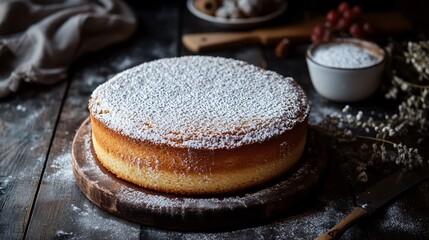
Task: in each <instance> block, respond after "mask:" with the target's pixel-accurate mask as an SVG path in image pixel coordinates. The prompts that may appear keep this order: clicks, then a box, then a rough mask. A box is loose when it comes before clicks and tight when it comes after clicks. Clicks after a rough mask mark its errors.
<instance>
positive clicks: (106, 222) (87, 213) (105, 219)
mask: <svg viewBox="0 0 429 240" xmlns="http://www.w3.org/2000/svg"><path fill="white" fill-rule="evenodd" d="M70 207H71V209H72V211H71V213H72V214H71V215H70V225H73V226H75V227H74V228H76V229H82V231H79V232H78V233H75V232H72V231H67V230H58V231H57V232H56V236H57V237H60V238H64V239H76V240H77V239H95V238H96V239H123V238H124V237H126V235H125V234H127V235H128V237H130V238H135V237H137V236H138V233H139V226H138V225H137V224H132V223H128V222H126V221H123V222H124V224H123V223H121V222H122V220H119V219H117V218H115V217H113V216H112V215H110V214H109V213H106V212H104V211H103V210H101V209H99V208H98V207H97V206H95V205H92V204H89V203H84V204H82V206H77V205H75V204H71V205H70ZM131 232H134V233H135V236H130V235H129V234H130V233H131ZM94 234H97V235H96V236H95V235H94Z"/></svg>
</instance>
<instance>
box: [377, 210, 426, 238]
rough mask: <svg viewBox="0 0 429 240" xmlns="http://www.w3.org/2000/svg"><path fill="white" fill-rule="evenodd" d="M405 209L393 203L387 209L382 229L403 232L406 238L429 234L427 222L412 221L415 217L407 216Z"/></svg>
mask: <svg viewBox="0 0 429 240" xmlns="http://www.w3.org/2000/svg"><path fill="white" fill-rule="evenodd" d="M406 209H407V208H405V207H402V206H401V204H400V203H394V204H392V205H390V206H389V207H388V208H387V211H386V215H385V219H386V220H385V221H383V225H382V227H385V228H388V229H396V230H397V231H398V232H403V233H404V234H406V235H407V236H413V235H417V236H418V234H423V233H425V232H426V233H429V229H428V226H427V221H425V220H424V219H422V220H421V221H412V220H413V219H415V217H411V216H408V215H407V214H410V213H407V212H406ZM417 236H416V237H417Z"/></svg>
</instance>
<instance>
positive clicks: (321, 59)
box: [306, 38, 385, 102]
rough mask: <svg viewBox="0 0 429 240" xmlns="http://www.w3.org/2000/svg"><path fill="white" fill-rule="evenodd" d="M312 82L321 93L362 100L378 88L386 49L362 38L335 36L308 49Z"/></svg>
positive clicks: (331, 96)
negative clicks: (333, 38)
mask: <svg viewBox="0 0 429 240" xmlns="http://www.w3.org/2000/svg"><path fill="white" fill-rule="evenodd" d="M306 60H307V65H308V70H309V73H310V78H311V82H312V83H313V86H314V88H315V89H316V91H317V92H319V93H320V95H322V96H324V97H325V98H327V99H330V100H333V101H339V102H352V101H359V100H363V99H365V98H367V97H369V96H371V95H372V94H373V93H374V92H375V91H376V90H377V89H378V87H379V85H380V82H381V74H382V72H383V69H384V65H385V52H384V51H383V49H382V48H380V47H379V46H378V45H377V44H375V43H372V42H368V41H364V40H360V39H352V38H345V39H341V38H340V39H335V40H332V41H329V42H324V43H319V44H313V45H311V46H310V47H309V48H308V50H307V56H306Z"/></svg>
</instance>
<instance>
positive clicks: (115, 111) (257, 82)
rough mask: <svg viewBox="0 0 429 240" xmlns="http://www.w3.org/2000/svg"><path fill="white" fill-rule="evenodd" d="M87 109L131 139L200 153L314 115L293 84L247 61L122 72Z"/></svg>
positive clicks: (182, 62) (154, 65)
mask: <svg viewBox="0 0 429 240" xmlns="http://www.w3.org/2000/svg"><path fill="white" fill-rule="evenodd" d="M89 109H90V111H91V114H92V115H94V116H95V117H96V118H97V119H98V120H100V121H101V122H102V123H104V124H106V125H107V126H108V127H109V128H112V129H113V130H115V131H118V132H120V133H122V134H124V135H126V136H129V137H131V138H134V139H138V140H148V141H151V142H155V143H164V144H169V145H171V146H176V147H187V148H196V149H201V148H207V149H218V148H235V147H239V146H242V145H246V144H252V143H255V142H260V141H264V140H266V139H269V138H272V137H274V136H278V135H280V134H282V133H283V132H285V131H287V130H289V129H291V128H293V127H294V126H295V125H296V124H297V123H298V122H302V121H304V119H305V118H306V117H307V116H308V113H309V105H308V102H307V98H306V96H305V93H304V92H303V90H302V89H301V88H300V87H299V86H298V85H297V83H296V82H295V81H293V79H291V78H285V77H283V76H281V75H279V74H277V73H275V72H271V71H266V70H263V69H261V68H258V67H256V66H253V65H250V64H248V63H245V62H242V61H238V60H233V59H226V58H220V57H202V56H190V57H181V58H169V59H161V60H157V61H153V62H148V63H144V64H142V65H139V66H137V67H134V68H131V69H129V70H127V71H124V72H122V73H120V74H118V75H116V76H115V77H113V78H112V79H111V80H109V81H108V82H107V83H105V84H103V85H101V86H99V87H98V88H97V89H96V90H95V91H94V92H93V94H92V96H91V100H90V104H89Z"/></svg>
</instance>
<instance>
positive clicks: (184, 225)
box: [72, 119, 327, 230]
mask: <svg viewBox="0 0 429 240" xmlns="http://www.w3.org/2000/svg"><path fill="white" fill-rule="evenodd" d="M316 135H317V134H316V133H315V132H314V131H313V130H311V129H310V131H309V134H308V138H307V146H306V151H305V153H304V155H303V156H302V159H301V161H300V164H299V166H297V167H296V168H294V169H293V170H291V171H289V172H288V173H287V174H285V175H284V176H282V177H281V178H280V179H277V180H275V181H273V182H270V183H268V184H265V185H263V186H260V187H259V188H255V189H251V190H247V191H245V192H239V193H235V194H229V195H211V196H182V195H173V194H166V193H161V192H155V191H151V190H148V189H145V188H142V187H139V186H136V185H134V184H131V183H128V182H126V181H124V180H121V179H119V178H117V177H116V176H115V175H114V174H112V173H110V172H109V171H108V170H107V169H105V168H104V167H103V166H102V165H101V164H100V163H99V162H98V160H97V159H96V157H95V154H94V153H93V149H92V143H91V123H90V121H89V119H87V120H85V121H84V122H83V124H82V125H81V126H80V128H79V130H78V132H77V133H76V136H75V138H74V141H73V146H72V156H73V157H72V159H73V160H72V161H73V173H74V176H75V178H76V183H77V185H78V186H79V188H80V189H81V191H82V192H83V193H84V194H85V195H86V197H88V198H89V199H90V200H91V201H92V202H93V203H95V204H96V205H98V206H99V207H101V208H102V209H104V210H106V211H108V212H110V213H112V214H114V215H116V216H119V217H121V218H124V219H127V220H130V221H134V222H138V223H141V224H145V225H149V226H153V227H158V228H166V229H175V230H219V229H232V228H238V227H244V226H250V225H255V224H261V223H263V222H267V221H269V220H272V219H275V218H279V217H282V216H285V214H287V212H288V211H291V210H292V208H293V207H295V206H297V204H298V203H299V202H300V201H302V200H304V199H305V198H306V197H308V196H309V195H310V194H311V193H312V190H314V189H315V188H316V187H317V185H318V182H320V180H321V177H322V172H323V170H324V168H325V166H326V164H327V157H326V153H325V149H324V147H323V144H321V141H320V137H317V136H316Z"/></svg>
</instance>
